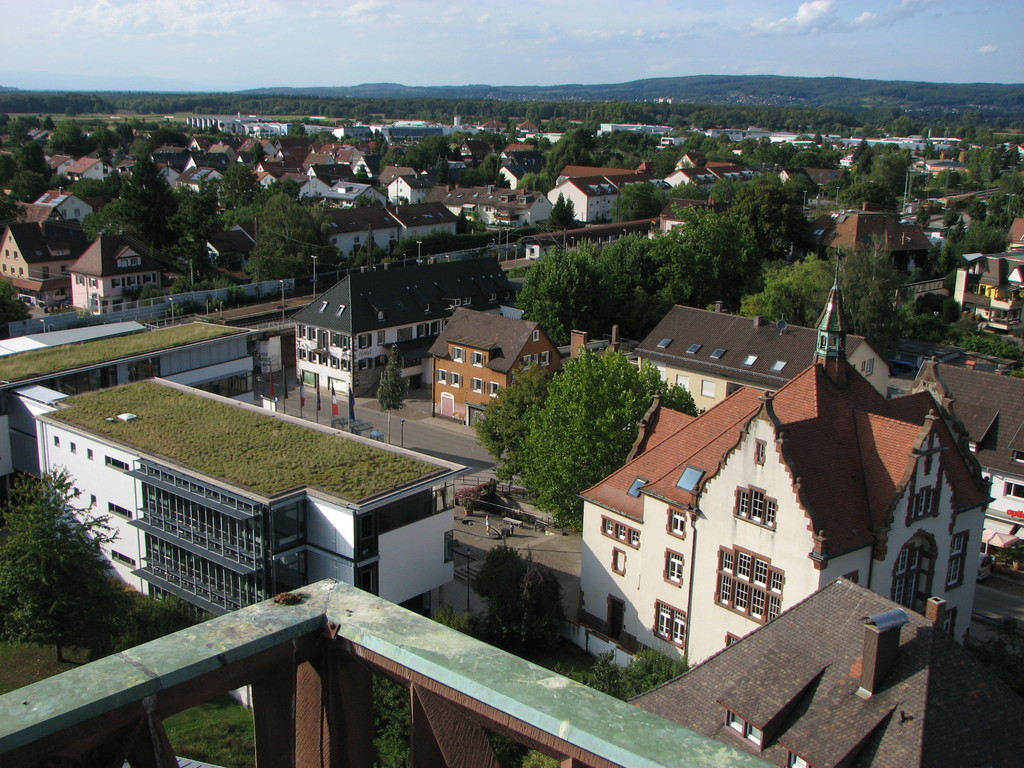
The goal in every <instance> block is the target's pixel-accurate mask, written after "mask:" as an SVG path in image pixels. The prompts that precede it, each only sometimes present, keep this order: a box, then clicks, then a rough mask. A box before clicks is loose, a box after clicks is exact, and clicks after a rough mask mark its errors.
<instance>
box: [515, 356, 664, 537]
mask: <svg viewBox="0 0 1024 768" xmlns="http://www.w3.org/2000/svg"><path fill="white" fill-rule="evenodd" d="M663 387H664V383H663V382H662V380H661V377H660V376H659V375H658V371H657V369H655V368H654V367H653V366H651V365H642V366H640V367H637V366H635V365H633V364H632V363H630V362H629V360H627V359H626V357H625V356H624V355H622V354H621V353H620V352H613V351H609V352H606V353H605V354H603V355H597V354H594V353H593V352H590V351H589V350H583V351H582V352H581V353H580V356H579V357H578V358H576V359H575V360H570V361H568V362H567V363H566V364H565V366H564V367H563V369H562V373H561V374H560V375H559V376H557V377H555V378H554V379H553V380H552V381H551V384H550V385H549V387H548V398H547V401H546V402H545V403H544V406H543V407H542V408H537V409H535V410H532V411H530V412H529V422H530V424H529V432H528V434H527V441H526V449H525V451H524V453H525V458H524V466H525V472H524V478H523V479H524V481H525V485H526V488H527V490H529V491H530V493H531V494H532V495H533V497H534V499H535V500H536V504H537V506H538V507H539V508H540V509H542V510H544V511H546V512H549V513H551V514H552V515H554V517H555V520H556V521H557V522H558V523H559V525H565V526H574V527H579V526H580V525H581V524H582V522H583V501H582V500H581V499H580V497H579V493H580V491H582V490H583V489H584V488H587V487H589V486H591V485H593V484H594V483H596V482H598V481H599V480H601V479H603V478H604V477H606V476H607V475H608V474H610V473H611V472H612V471H614V470H616V469H618V468H619V467H620V466H622V463H623V462H624V461H625V459H626V456H627V454H628V453H629V449H630V446H632V444H633V440H634V439H635V438H636V434H637V428H638V426H637V425H638V423H639V421H640V418H641V417H642V416H643V415H644V413H645V412H646V411H647V409H648V408H649V407H650V405H651V402H652V399H653V395H654V392H655V391H658V390H660V389H662V388H663Z"/></svg>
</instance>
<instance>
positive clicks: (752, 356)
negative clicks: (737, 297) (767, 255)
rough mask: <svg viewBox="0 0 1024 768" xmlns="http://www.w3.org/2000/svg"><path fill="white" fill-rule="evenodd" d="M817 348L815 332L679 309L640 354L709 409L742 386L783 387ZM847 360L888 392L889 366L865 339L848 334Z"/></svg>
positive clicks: (671, 312) (659, 326)
mask: <svg viewBox="0 0 1024 768" xmlns="http://www.w3.org/2000/svg"><path fill="white" fill-rule="evenodd" d="M816 346H817V331H816V330H815V329H813V328H804V327H802V326H799V325H790V324H789V323H786V322H784V321H780V322H772V321H770V320H768V319H766V318H764V317H760V316H758V317H741V316H739V315H730V314H728V313H726V312H715V311H711V310H705V309H697V308H696V307H684V306H680V305H676V306H674V307H672V309H670V310H669V311H668V313H667V314H666V315H665V317H663V318H662V319H661V322H659V323H658V324H657V325H656V326H655V327H654V329H653V330H652V331H651V332H650V333H649V334H647V338H645V339H644V340H643V341H641V342H640V346H639V347H637V350H636V353H637V356H638V357H639V358H640V359H641V360H646V361H647V362H649V363H651V364H652V365H654V366H655V367H656V368H657V369H658V371H659V372H660V373H661V377H662V378H663V379H664V380H665V382H666V383H667V384H669V385H673V384H675V385H677V386H680V387H683V388H684V389H686V390H688V391H689V392H690V394H691V395H693V401H694V403H696V405H697V407H698V408H700V409H702V410H706V409H708V408H710V407H711V406H713V405H716V404H717V403H720V402H722V401H723V400H724V399H725V398H726V397H728V396H729V395H731V394H732V393H733V392H735V391H736V390H737V389H739V388H740V387H754V388H755V389H761V390H771V391H775V390H778V389H780V388H781V387H782V386H783V385H785V384H786V383H787V382H788V381H790V380H792V379H793V378H794V377H795V376H797V375H798V374H800V373H801V372H802V371H803V370H804V369H806V368H807V366H808V365H810V364H811V363H812V362H813V361H814V357H815V354H816V352H815V349H816ZM846 358H847V360H848V361H849V363H850V365H851V366H853V367H854V368H856V369H857V371H858V373H860V374H861V376H863V377H864V379H866V380H867V382H868V383H869V384H871V386H873V387H874V388H875V389H876V390H877V391H878V392H879V394H882V395H885V394H886V391H887V387H888V379H889V366H888V364H887V363H886V362H885V358H883V357H882V356H881V355H880V354H879V353H878V352H876V351H875V350H874V348H872V346H871V345H870V344H868V342H867V341H866V340H865V339H864V337H863V336H856V335H854V334H848V335H847V337H846Z"/></svg>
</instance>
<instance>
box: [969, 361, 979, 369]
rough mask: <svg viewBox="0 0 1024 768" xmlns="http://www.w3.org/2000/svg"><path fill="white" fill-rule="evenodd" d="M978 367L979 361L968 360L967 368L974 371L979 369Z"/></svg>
mask: <svg viewBox="0 0 1024 768" xmlns="http://www.w3.org/2000/svg"><path fill="white" fill-rule="evenodd" d="M977 365H978V361H977V360H968V361H967V367H968V368H970V369H971V370H972V371H973V370H974V369H975V368H976V367H977Z"/></svg>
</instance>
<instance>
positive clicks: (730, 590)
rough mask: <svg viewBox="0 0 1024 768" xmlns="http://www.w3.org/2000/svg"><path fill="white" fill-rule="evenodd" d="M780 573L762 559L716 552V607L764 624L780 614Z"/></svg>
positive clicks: (742, 554) (728, 550)
mask: <svg viewBox="0 0 1024 768" xmlns="http://www.w3.org/2000/svg"><path fill="white" fill-rule="evenodd" d="M783 582H784V576H783V572H782V571H780V570H779V569H778V568H772V567H771V562H770V561H769V560H767V559H765V558H763V557H760V556H758V555H755V554H753V553H751V552H745V551H743V550H741V549H735V550H733V549H724V548H723V549H720V550H719V552H718V591H717V593H716V595H715V599H716V601H717V602H718V604H719V605H721V606H724V607H726V608H730V609H732V610H734V611H736V612H737V613H742V614H745V615H746V616H749V617H750V618H752V619H754V620H755V621H760V622H764V621H767V620H769V619H773V618H775V617H776V616H778V615H779V613H780V612H781V610H782V586H783Z"/></svg>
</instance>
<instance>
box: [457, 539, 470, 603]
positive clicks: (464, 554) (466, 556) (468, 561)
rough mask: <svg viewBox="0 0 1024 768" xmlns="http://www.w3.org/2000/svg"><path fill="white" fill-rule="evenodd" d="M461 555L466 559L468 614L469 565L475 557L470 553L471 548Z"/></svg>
mask: <svg viewBox="0 0 1024 768" xmlns="http://www.w3.org/2000/svg"><path fill="white" fill-rule="evenodd" d="M459 554H460V555H462V556H463V557H464V558H466V613H469V610H470V608H469V578H470V576H469V564H470V562H471V561H472V560H473V556H472V555H471V554H470V552H469V547H466V549H465V550H464V551H462V552H460V553H459Z"/></svg>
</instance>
